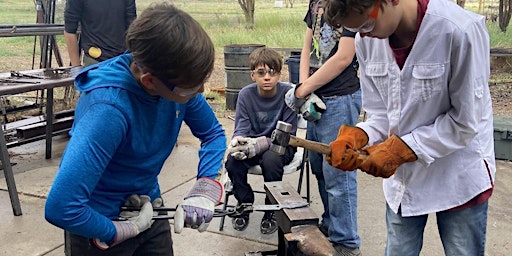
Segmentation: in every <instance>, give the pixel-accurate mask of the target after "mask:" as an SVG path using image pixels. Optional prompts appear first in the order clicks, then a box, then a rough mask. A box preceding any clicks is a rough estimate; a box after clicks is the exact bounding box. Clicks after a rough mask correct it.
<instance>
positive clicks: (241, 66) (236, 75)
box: [224, 44, 265, 110]
mask: <svg viewBox="0 0 512 256" xmlns="http://www.w3.org/2000/svg"><path fill="white" fill-rule="evenodd" d="M259 47H265V45H264V44H231V45H226V46H224V66H225V69H226V108H227V109H230V110H234V109H235V108H236V100H237V98H238V92H239V91H240V90H241V89H242V88H243V87H244V86H246V85H248V84H250V83H252V82H253V81H252V79H251V70H250V67H249V55H250V54H251V53H252V52H253V51H254V50H256V49H257V48H259Z"/></svg>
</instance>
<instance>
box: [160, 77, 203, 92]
mask: <svg viewBox="0 0 512 256" xmlns="http://www.w3.org/2000/svg"><path fill="white" fill-rule="evenodd" d="M155 76H156V78H158V80H160V82H162V83H163V84H164V85H165V87H167V89H169V90H170V91H171V92H173V93H175V94H178V95H179V96H181V97H189V96H192V95H194V94H195V93H197V91H199V89H201V86H203V85H202V84H200V85H198V86H196V87H194V88H187V89H185V88H181V87H177V86H176V85H175V84H173V83H171V82H169V81H168V80H166V79H165V78H163V77H161V76H158V75H155Z"/></svg>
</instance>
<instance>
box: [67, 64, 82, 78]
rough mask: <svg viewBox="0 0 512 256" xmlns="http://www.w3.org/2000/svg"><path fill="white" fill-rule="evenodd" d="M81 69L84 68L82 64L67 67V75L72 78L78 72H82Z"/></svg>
mask: <svg viewBox="0 0 512 256" xmlns="http://www.w3.org/2000/svg"><path fill="white" fill-rule="evenodd" d="M83 69H84V66H82V65H80V66H74V67H71V69H69V75H70V76H71V77H73V78H76V77H77V76H78V74H80V72H82V70H83Z"/></svg>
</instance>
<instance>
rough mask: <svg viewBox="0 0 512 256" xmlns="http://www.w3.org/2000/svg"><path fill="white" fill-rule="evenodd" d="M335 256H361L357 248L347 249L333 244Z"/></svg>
mask: <svg viewBox="0 0 512 256" xmlns="http://www.w3.org/2000/svg"><path fill="white" fill-rule="evenodd" d="M333 247H334V250H335V251H336V253H335V254H334V255H335V256H362V254H361V251H360V250H359V248H348V247H345V246H343V245H341V244H333Z"/></svg>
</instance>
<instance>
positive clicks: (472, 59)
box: [325, 0, 496, 256]
mask: <svg viewBox="0 0 512 256" xmlns="http://www.w3.org/2000/svg"><path fill="white" fill-rule="evenodd" d="M325 13H326V19H327V21H328V22H329V23H330V24H332V25H334V26H338V27H345V28H346V29H348V30H351V31H354V32H359V35H358V36H356V55H357V58H358V60H359V64H360V71H361V75H360V80H361V88H362V101H363V109H364V110H365V111H366V112H367V114H368V119H367V120H366V121H364V122H361V123H358V124H357V125H356V126H357V127H353V126H352V127H350V126H343V127H341V129H340V130H339V133H338V138H337V139H336V140H335V141H334V142H332V143H331V149H332V154H331V156H330V157H328V161H329V163H330V164H331V165H333V166H335V167H337V168H339V169H341V170H355V169H358V168H359V169H361V171H363V172H366V173H368V174H371V175H373V176H376V177H383V178H385V179H384V186H383V188H384V195H385V198H386V202H387V204H386V224H387V244H386V249H385V255H400V256H404V255H419V254H420V251H421V247H422V242H423V231H424V228H425V224H426V222H427V218H428V214H430V213H435V214H436V217H437V226H438V229H439V235H440V237H441V241H442V243H443V248H444V251H445V255H484V252H485V237H486V228H487V211H488V199H489V198H490V196H491V194H492V190H493V187H494V180H495V171H496V166H495V159H494V144H493V143H494V141H493V115H492V101H491V96H490V92H489V87H488V84H487V82H488V79H489V74H490V67H489V62H490V58H489V35H488V32H487V29H486V26H485V18H484V17H482V16H480V15H477V14H474V13H472V12H470V11H466V10H464V9H462V8H460V7H459V6H458V5H456V4H455V3H453V2H451V1H444V0H401V1H400V0H361V1H348V0H329V1H327V3H326V11H325ZM366 146H368V147H366ZM358 151H360V152H358ZM359 154H367V155H368V157H367V158H366V159H363V158H361V157H358V156H359Z"/></svg>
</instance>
